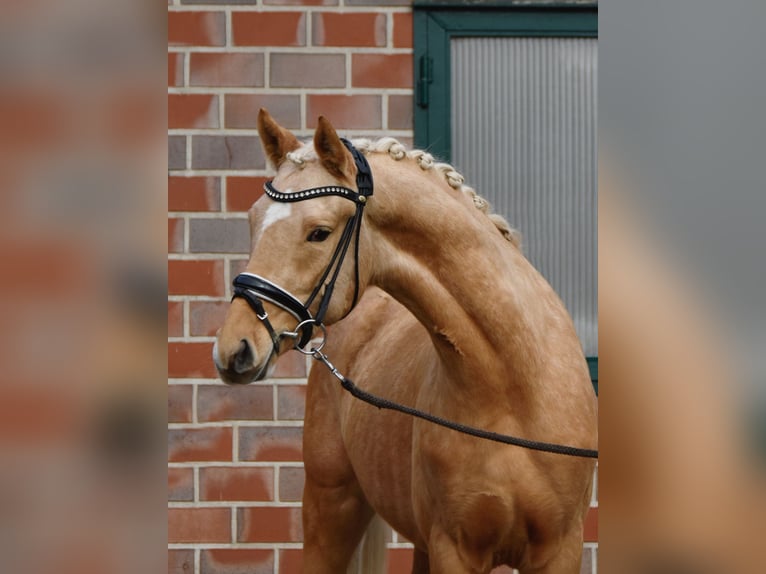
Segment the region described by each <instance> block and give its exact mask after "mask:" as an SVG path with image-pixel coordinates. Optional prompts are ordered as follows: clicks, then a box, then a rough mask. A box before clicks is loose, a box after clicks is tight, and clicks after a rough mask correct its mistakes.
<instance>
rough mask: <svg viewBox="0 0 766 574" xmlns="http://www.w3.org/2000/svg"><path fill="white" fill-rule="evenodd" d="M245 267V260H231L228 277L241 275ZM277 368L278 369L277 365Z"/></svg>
mask: <svg viewBox="0 0 766 574" xmlns="http://www.w3.org/2000/svg"><path fill="white" fill-rule="evenodd" d="M246 267H247V259H233V260H232V261H231V262H230V263H229V277H231V278H232V279H234V277H236V276H237V275H239V274H240V273H242V272H243V271H244V270H245V268H246ZM277 368H279V364H277Z"/></svg>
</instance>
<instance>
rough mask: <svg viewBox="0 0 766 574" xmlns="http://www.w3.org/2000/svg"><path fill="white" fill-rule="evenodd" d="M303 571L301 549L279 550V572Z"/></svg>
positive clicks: (281, 573)
mask: <svg viewBox="0 0 766 574" xmlns="http://www.w3.org/2000/svg"><path fill="white" fill-rule="evenodd" d="M296 572H303V550H302V549H300V548H285V549H281V550H280V551H279V574H295V573H296Z"/></svg>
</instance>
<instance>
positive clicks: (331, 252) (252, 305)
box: [213, 109, 372, 383]
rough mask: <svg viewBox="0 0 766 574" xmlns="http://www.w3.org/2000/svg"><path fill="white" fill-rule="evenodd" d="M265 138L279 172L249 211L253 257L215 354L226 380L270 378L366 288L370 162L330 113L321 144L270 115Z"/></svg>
mask: <svg viewBox="0 0 766 574" xmlns="http://www.w3.org/2000/svg"><path fill="white" fill-rule="evenodd" d="M258 133H259V135H260V138H261V143H262V145H263V148H264V150H265V152H266V156H267V157H268V159H269V161H270V162H271V164H272V165H273V166H274V167H275V168H276V170H277V172H276V176H275V177H274V179H273V181H271V182H270V183H269V184H267V185H266V193H265V194H264V195H263V196H262V197H261V198H260V199H258V201H256V202H255V203H254V204H253V206H252V207H251V209H250V211H249V213H248V216H249V222H250V238H251V246H250V249H251V252H250V259H249V261H248V263H247V266H246V268H245V271H244V272H243V273H242V274H241V275H239V276H238V277H237V278H236V279H235V281H234V299H233V301H232V304H231V305H230V307H229V310H228V313H227V315H226V318H225V321H224V324H223V326H222V327H221V329H220V330H219V331H218V334H217V340H216V344H215V346H214V349H213V359H214V361H215V365H216V367H217V369H218V372H219V373H220V375H221V378H222V379H223V381H224V382H226V383H249V382H252V381H255V380H260V379H263V378H266V377H267V376H269V373H270V370H271V367H273V365H274V364H275V363H276V359H277V356H278V355H279V354H281V353H283V352H285V351H287V350H289V349H292V348H293V347H294V346H296V344H297V345H299V346H305V345H306V344H307V342H308V340H309V339H310V338H311V336H312V335H313V334H314V333H313V331H315V330H316V327H317V326H318V325H320V324H323V323H327V324H331V323H333V322H335V321H337V320H339V319H340V318H342V317H343V316H345V315H346V314H347V313H348V312H349V311H350V310H351V308H352V307H353V305H354V303H355V300H356V299H357V298H358V296H359V294H360V293H361V290H362V289H363V288H364V285H365V284H366V279H365V274H364V273H363V269H361V268H360V267H363V266H360V264H359V261H360V258H359V257H358V253H359V250H360V249H361V247H360V245H359V244H360V243H362V244H363V243H364V234H361V237H360V227H361V220H362V215H363V213H362V211H363V210H362V208H363V207H364V204H365V203H366V200H367V195H365V194H364V193H360V191H364V190H361V189H360V186H359V185H358V184H359V181H358V180H359V178H358V175H359V173H360V169H361V170H362V171H363V170H364V169H365V166H367V164H366V160H364V159H363V158H362V156H361V154H358V152H355V150H354V148H353V146H350V144H348V142H345V143H344V141H343V140H341V139H340V138H339V137H338V134H337V133H336V131H335V129H334V128H333V127H332V125H331V124H330V122H329V121H327V120H326V119H325V118H324V117H320V118H319V122H318V126H317V129H316V132H315V134H314V139H313V146H312V145H311V144H301V143H300V142H299V141H298V139H297V138H296V137H295V136H294V135H293V134H292V133H291V132H289V131H288V130H286V129H285V128H283V127H281V126H279V125H278V124H277V122H276V121H275V120H274V119H273V118H272V117H271V116H270V115H269V114H268V112H266V111H265V110H263V109H262V110H260V112H259V114H258ZM352 152H354V153H352ZM360 158H362V159H360ZM360 162H361V163H360ZM360 166H361V167H360ZM367 169H368V166H367ZM370 184H371V176H370ZM369 192H370V193H371V192H372V187H371V185H370V188H369Z"/></svg>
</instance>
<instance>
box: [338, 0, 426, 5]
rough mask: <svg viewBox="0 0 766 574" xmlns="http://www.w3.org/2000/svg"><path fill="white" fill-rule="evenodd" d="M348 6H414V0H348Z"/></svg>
mask: <svg viewBox="0 0 766 574" xmlns="http://www.w3.org/2000/svg"><path fill="white" fill-rule="evenodd" d="M345 4H346V6H412V0H346V2H345Z"/></svg>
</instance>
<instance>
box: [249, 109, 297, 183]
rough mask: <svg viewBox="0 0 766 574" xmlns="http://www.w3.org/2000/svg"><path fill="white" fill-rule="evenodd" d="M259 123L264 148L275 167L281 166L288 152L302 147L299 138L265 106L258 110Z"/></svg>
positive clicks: (259, 133) (259, 132)
mask: <svg viewBox="0 0 766 574" xmlns="http://www.w3.org/2000/svg"><path fill="white" fill-rule="evenodd" d="M257 125H258V135H259V136H260V138H261V144H262V145H263V149H264V150H265V151H266V156H267V157H268V158H269V161H271V164H272V165H273V166H274V167H275V168H279V166H280V164H281V163H282V162H283V161H284V159H285V156H286V155H287V153H288V152H291V151H293V150H296V149H298V148H299V147H301V143H300V142H299V141H298V138H296V137H295V136H294V135H293V134H292V132H290V131H288V130H286V129H285V128H283V127H282V126H280V125H279V124H278V123H277V122H276V120H275V119H274V118H272V117H271V114H269V112H267V111H266V110H265V109H264V108H261V109H260V111H259V112H258V123H257Z"/></svg>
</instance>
